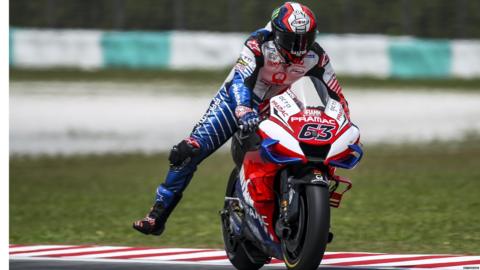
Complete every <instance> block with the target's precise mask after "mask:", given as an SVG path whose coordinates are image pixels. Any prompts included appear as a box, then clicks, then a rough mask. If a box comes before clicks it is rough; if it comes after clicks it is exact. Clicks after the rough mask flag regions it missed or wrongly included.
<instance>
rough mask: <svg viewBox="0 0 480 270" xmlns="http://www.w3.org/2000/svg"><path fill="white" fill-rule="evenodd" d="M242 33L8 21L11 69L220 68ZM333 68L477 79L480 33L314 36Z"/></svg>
mask: <svg viewBox="0 0 480 270" xmlns="http://www.w3.org/2000/svg"><path fill="white" fill-rule="evenodd" d="M247 36H248V34H246V33H216V32H188V31H170V32H147V31H100V30H45V29H43V30H40V29H27V28H10V38H9V44H10V46H9V48H10V50H9V54H10V66H11V67H15V68H40V69H49V68H79V69H91V70H94V69H101V68H129V69H222V68H228V67H229V66H232V65H233V63H234V62H235V60H236V58H237V57H238V54H239V52H240V50H241V47H242V45H243V42H244V41H245V39H246V37H247ZM317 39H318V42H319V43H320V45H321V46H322V47H323V48H324V49H325V50H326V51H327V53H328V54H329V56H330V58H331V59H332V63H333V66H334V68H335V70H336V71H337V73H339V74H344V75H351V76H373V77H380V78H387V77H395V78H406V79H408V78H448V77H457V78H478V77H480V61H479V59H480V40H439V39H416V38H410V37H390V36H384V35H353V34H342V35H319V36H318V38H317Z"/></svg>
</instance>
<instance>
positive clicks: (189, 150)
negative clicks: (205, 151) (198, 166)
mask: <svg viewBox="0 0 480 270" xmlns="http://www.w3.org/2000/svg"><path fill="white" fill-rule="evenodd" d="M199 153H200V144H199V143H198V142H197V141H196V140H195V139H193V138H187V139H185V140H183V141H181V142H180V143H179V144H177V145H175V146H173V148H172V150H171V151H170V156H169V157H168V160H169V161H170V166H171V167H174V168H175V167H183V166H184V165H185V164H187V163H188V162H190V160H191V159H192V157H195V156H197V155H198V154H199Z"/></svg>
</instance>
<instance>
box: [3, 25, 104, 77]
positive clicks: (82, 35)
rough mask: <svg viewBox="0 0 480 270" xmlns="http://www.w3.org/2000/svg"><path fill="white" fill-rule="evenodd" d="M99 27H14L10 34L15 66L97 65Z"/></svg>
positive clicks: (98, 59)
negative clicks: (96, 28) (12, 35)
mask: <svg viewBox="0 0 480 270" xmlns="http://www.w3.org/2000/svg"><path fill="white" fill-rule="evenodd" d="M101 37H102V32H101V31H90V30H64V31H61V30H18V31H15V32H14V38H13V42H12V44H13V59H14V61H13V63H14V66H16V67H27V68H49V67H73V68H82V69H93V68H100V67H102V65H103V58H102V57H103V52H102V47H101V42H100V40H101Z"/></svg>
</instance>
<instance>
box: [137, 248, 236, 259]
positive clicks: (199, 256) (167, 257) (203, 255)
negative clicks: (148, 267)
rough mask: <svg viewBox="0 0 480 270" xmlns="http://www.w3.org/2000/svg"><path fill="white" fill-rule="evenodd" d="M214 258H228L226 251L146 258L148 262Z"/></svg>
mask: <svg viewBox="0 0 480 270" xmlns="http://www.w3.org/2000/svg"><path fill="white" fill-rule="evenodd" d="M213 256H227V254H226V253H225V251H223V250H219V251H206V252H199V253H190V254H179V255H168V256H155V257H148V258H145V259H146V260H161V261H171V260H181V259H194V258H203V257H213ZM135 259H136V260H143V258H135Z"/></svg>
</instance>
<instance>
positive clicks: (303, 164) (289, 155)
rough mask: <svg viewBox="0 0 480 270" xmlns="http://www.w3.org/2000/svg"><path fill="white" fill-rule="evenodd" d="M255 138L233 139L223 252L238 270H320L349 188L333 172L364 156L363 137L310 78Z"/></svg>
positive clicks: (270, 107) (282, 98)
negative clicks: (269, 269) (281, 265)
mask: <svg viewBox="0 0 480 270" xmlns="http://www.w3.org/2000/svg"><path fill="white" fill-rule="evenodd" d="M266 106H267V107H266V111H269V112H270V113H269V114H267V116H265V117H264V119H263V120H262V122H261V123H260V124H259V127H258V129H257V130H256V131H255V132H252V133H250V134H244V133H242V132H240V131H239V132H237V133H236V134H234V136H233V138H232V145H231V153H232V157H233V160H234V161H235V165H236V166H235V168H234V169H233V171H232V173H231V175H230V178H229V181H228V184H227V189H226V194H225V202H224V206H223V209H222V210H221V211H220V216H221V224H222V233H223V238H224V243H225V251H226V253H227V255H228V258H229V260H230V262H231V263H232V264H233V265H234V266H235V267H236V268H237V269H239V270H256V269H259V268H261V267H262V266H263V265H264V264H267V263H269V262H271V260H272V258H276V259H279V260H283V261H284V262H285V265H286V266H287V268H288V269H295V270H297V269H302V270H308V269H317V267H318V265H319V264H320V262H321V260H322V257H323V254H324V252H325V249H326V246H327V243H329V242H330V241H331V240H332V238H333V234H332V233H330V232H329V228H330V207H339V205H340V202H341V199H342V196H343V194H344V193H345V192H346V191H347V190H349V189H350V188H351V186H352V184H351V182H350V181H349V180H348V179H346V178H344V177H340V176H334V174H333V171H334V169H332V168H334V167H340V168H344V169H352V168H354V167H355V166H356V165H357V164H358V162H359V161H360V159H361V158H362V155H363V151H362V148H361V144H360V131H359V129H358V128H357V126H355V125H354V124H353V123H352V122H351V121H350V119H349V117H348V116H347V115H346V114H345V112H344V110H343V108H342V105H341V104H340V102H338V101H337V100H336V99H335V97H331V96H329V93H328V91H327V89H326V87H325V85H324V84H323V82H321V81H320V80H319V79H317V78H314V77H304V78H302V79H300V80H298V81H297V82H296V83H294V84H293V85H292V86H291V87H290V88H289V89H288V90H286V91H285V92H283V93H282V94H280V95H277V96H275V97H272V98H271V99H270V101H269V103H267V105H266Z"/></svg>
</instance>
